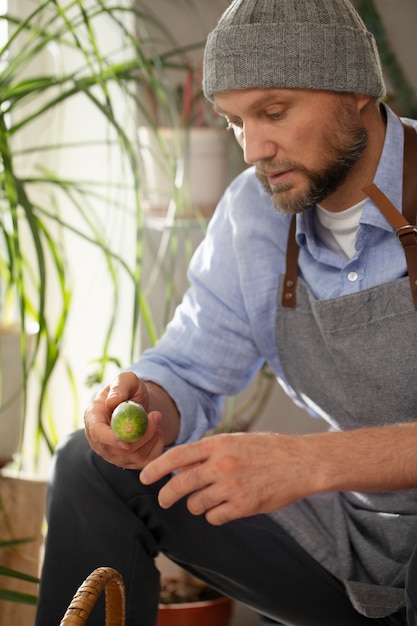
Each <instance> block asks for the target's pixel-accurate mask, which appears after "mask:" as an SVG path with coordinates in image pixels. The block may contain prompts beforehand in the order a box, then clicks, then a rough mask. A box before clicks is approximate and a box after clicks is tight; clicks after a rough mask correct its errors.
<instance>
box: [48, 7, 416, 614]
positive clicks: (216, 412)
mask: <svg viewBox="0 0 417 626" xmlns="http://www.w3.org/2000/svg"><path fill="white" fill-rule="evenodd" d="M204 89H205V93H206V95H207V97H208V98H209V99H212V100H213V102H214V107H215V109H216V110H217V111H218V112H219V113H220V114H221V115H223V116H224V117H225V118H226V120H227V123H228V126H229V127H230V128H232V129H233V130H234V131H235V134H236V137H237V139H238V141H239V143H240V145H241V146H242V149H243V151H244V156H245V160H246V161H247V163H248V164H250V165H253V166H254V167H253V168H249V169H248V170H247V171H245V172H244V173H243V174H241V175H240V176H239V177H238V178H237V179H236V180H235V181H234V182H233V183H232V184H231V186H230V187H229V189H228V190H227V191H226V193H225V195H224V198H223V200H222V201H221V202H220V204H219V207H218V209H217V211H216V215H215V216H214V218H213V220H212V222H211V224H210V225H209V228H208V232H207V236H206V239H205V241H204V242H203V244H202V245H201V246H200V248H199V249H198V250H197V252H196V254H195V256H194V259H193V261H192V263H191V267H190V272H189V276H190V280H191V284H192V286H191V288H190V290H189V291H188V293H187V294H186V295H185V297H184V301H183V304H182V305H181V307H180V308H179V309H178V310H177V312H176V314H175V317H174V319H173V321H172V322H171V324H170V325H169V327H168V330H167V332H166V334H165V336H164V337H163V338H162V340H161V341H160V343H159V344H158V346H157V347H156V348H154V349H152V350H151V351H148V352H147V353H145V354H144V355H143V356H142V358H141V359H140V360H139V362H138V363H136V364H135V365H133V366H132V367H131V368H130V371H126V372H123V373H121V374H120V375H119V376H118V377H117V378H116V379H115V380H114V381H113V382H112V383H111V384H110V385H109V386H107V387H106V388H104V389H103V390H102V391H100V392H99V393H98V395H97V397H96V398H95V399H94V400H93V402H92V403H91V406H90V407H89V408H88V409H87V411H86V414H85V434H86V437H87V439H88V442H89V444H90V445H88V444H87V442H86V440H85V437H84V434H83V433H77V434H75V435H74V436H72V437H71V438H70V439H69V440H68V441H67V442H65V443H64V444H63V445H62V446H61V448H60V450H59V451H58V453H57V455H56V461H55V466H54V472H53V475H52V477H51V486H50V493H49V501H48V519H49V529H48V537H47V544H46V554H45V562H44V568H43V575H42V583H41V590H40V591H41V593H40V601H39V608H38V616H37V624H38V626H41V625H42V626H52V625H55V624H57V623H58V621H59V619H60V617H61V616H62V613H63V612H64V610H65V608H66V606H67V605H68V603H69V601H70V599H71V596H72V594H73V592H74V591H75V589H76V588H77V586H78V585H79V584H80V582H81V581H82V580H83V579H84V578H85V577H86V576H87V575H88V574H89V573H90V571H92V570H93V569H95V568H96V567H98V566H100V565H110V566H112V567H115V568H116V569H118V570H119V571H120V572H121V573H122V575H123V577H124V579H125V582H126V585H127V592H128V598H127V626H133V625H134V624H143V626H148V625H151V624H153V623H154V622H155V619H156V611H157V601H158V574H157V572H156V570H155V567H154V562H153V561H154V557H155V555H156V554H157V552H158V550H162V551H163V552H164V553H166V554H167V555H168V556H169V557H170V558H172V559H173V560H175V561H177V562H178V563H180V564H181V565H183V566H184V567H185V568H187V569H189V570H190V571H191V572H193V573H194V574H196V575H197V576H199V577H201V578H202V579H204V580H205V581H207V582H209V583H210V584H212V585H213V586H215V587H217V588H218V589H220V590H221V591H223V592H224V593H226V594H228V595H231V596H232V597H235V598H237V599H238V600H240V601H242V602H245V603H247V604H248V605H249V606H251V607H252V608H253V609H255V610H256V611H258V612H260V613H262V614H265V615H268V616H270V617H271V618H272V619H275V620H278V621H281V622H283V623H287V624H293V625H301V624H302V625H315V626H318V625H320V626H362V625H366V624H381V625H382V624H383V625H386V626H391V625H399V624H407V623H408V624H409V625H415V624H416V623H417V622H416V609H415V607H416V589H417V587H416V585H417V581H416V565H415V562H414V561H413V559H412V555H413V549H414V547H415V545H416V542H417V532H416V531H417V498H416V495H417V492H416V489H415V488H416V486H417V461H416V448H417V422H416V407H417V392H416V391H415V389H416V385H415V376H416V363H417V348H416V342H415V341H414V337H415V334H416V331H417V310H416V308H415V307H414V304H413V299H412V294H411V290H410V282H409V279H408V277H407V273H408V270H407V262H406V257H405V255H404V251H403V247H402V245H401V243H400V242H399V240H398V238H397V237H396V236H395V232H394V230H393V227H392V225H391V224H390V223H389V221H387V219H386V218H385V217H384V215H383V214H382V213H381V210H382V209H381V210H380V207H379V206H377V204H375V202H374V201H373V200H371V199H370V198H369V197H368V193H371V192H369V191H368V190H369V185H370V184H371V183H372V182H374V183H375V185H376V186H377V187H378V188H379V189H380V190H381V191H382V192H383V193H384V194H385V195H386V196H388V198H389V199H390V200H391V202H392V203H393V204H394V205H395V206H396V207H397V209H399V211H401V206H402V186H403V181H402V174H403V145H404V129H403V125H402V123H401V121H400V119H398V118H397V117H396V116H395V115H394V113H393V112H392V111H391V110H390V109H389V108H388V107H386V106H384V105H382V104H380V101H379V99H380V98H381V97H382V96H384V94H385V87H384V83H383V79H382V74H381V67H380V62H379V59H378V54H377V51H376V47H375V43H374V40H373V38H372V36H371V35H370V34H369V32H367V31H366V29H365V27H364V25H363V23H362V21H361V20H360V18H359V17H358V15H357V14H356V12H355V11H354V9H353V8H352V5H351V4H350V2H349V0H297V1H296V2H295V1H294V0H268V1H265V0H235V1H234V2H232V4H231V5H230V7H229V9H228V10H226V12H225V13H224V14H223V16H222V17H221V19H220V21H219V23H218V25H217V27H216V28H215V29H214V31H213V32H212V33H211V34H210V35H209V38H208V41H207V46H206V51H205V69H204ZM411 124H412V125H413V126H414V127H417V123H416V122H411ZM408 162H409V159H408ZM415 162H416V161H415V160H414V163H415ZM364 188H366V190H367V191H366V192H365V191H364ZM371 195H372V194H371ZM293 215H296V218H295V222H294V220H293V217H292V216H293ZM292 228H294V229H295V232H292V230H291V229H292ZM287 246H288V253H287ZM297 253H298V261H297ZM294 259H296V260H295V261H294ZM294 268H295V270H294ZM297 268H298V269H297ZM286 272H287V274H286ZM284 275H285V279H284ZM264 361H267V362H268V363H269V365H270V367H271V368H272V369H273V371H274V372H275V374H276V376H277V378H278V379H279V380H280V382H281V383H282V384H283V386H284V387H285V389H286V390H287V392H288V394H289V395H290V396H291V397H292V398H293V399H294V400H295V401H296V402H298V403H300V404H301V405H302V406H304V407H305V408H306V409H307V410H308V411H310V412H311V414H312V415H314V416H316V417H319V418H321V419H324V420H326V421H327V423H328V425H329V431H328V432H325V433H316V434H306V435H304V436H295V435H294V436H293V435H282V434H280V433H279V432H274V433H245V434H241V433H239V434H226V435H217V436H212V437H207V438H202V436H203V435H204V433H205V432H206V430H207V429H209V428H211V427H212V426H214V425H215V424H216V423H217V422H218V421H219V419H220V413H221V399H222V396H223V395H225V394H235V393H237V392H239V391H240V390H241V389H243V388H244V387H245V386H246V385H247V384H248V383H249V381H250V380H251V379H252V377H253V376H254V374H255V373H256V371H257V370H258V369H259V367H260V366H261V364H262V363H263V362H264ZM127 398H131V399H133V400H136V401H138V402H141V403H142V404H144V405H145V407H146V409H147V410H148V411H149V426H148V430H147V432H146V434H145V436H144V437H143V439H141V440H140V441H138V442H136V443H130V444H126V443H122V442H119V441H117V440H116V439H115V437H114V435H113V433H112V431H111V429H110V426H109V421H110V415H111V412H112V410H113V409H114V408H115V407H116V406H117V405H118V404H119V403H120V402H121V401H122V400H125V399H127ZM277 429H278V430H279V425H277ZM121 468H123V469H125V470H127V471H122V469H121ZM407 575H408V583H406V577H407ZM92 619H93V621H92V624H101V623H102V622H101V621H100V619H99V618H96V620H97V621H94V617H93V618H92Z"/></svg>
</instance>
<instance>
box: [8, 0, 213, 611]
mask: <svg viewBox="0 0 417 626" xmlns="http://www.w3.org/2000/svg"><path fill="white" fill-rule="evenodd" d="M138 23H140V31H141V37H138V34H137V24H138ZM150 23H151V24H152V28H153V30H154V31H155V29H156V30H157V32H158V36H159V37H163V38H164V39H165V40H166V41H169V42H170V44H171V47H170V49H169V50H168V51H165V55H164V56H163V57H162V56H161V55H159V54H158V52H156V50H155V47H154V45H153V40H152V38H150V37H149V36H148V35H147V29H146V27H147V24H150ZM0 32H1V37H0V80H1V84H2V92H1V107H0V159H1V167H0V320H2V323H3V325H4V326H7V327H8V331H10V329H11V328H12V327H13V328H14V327H16V328H17V337H18V340H17V345H18V354H19V358H18V361H20V363H19V366H20V370H21V378H22V383H21V385H20V386H21V387H22V389H23V392H24V406H25V408H26V409H28V411H26V421H25V424H24V434H23V435H22V433H19V435H18V436H17V437H14V443H13V446H12V447H13V448H14V449H13V450H11V451H10V452H7V454H5V457H6V458H5V460H9V459H10V457H11V456H13V454H14V453H15V462H14V463H13V464H12V465H9V468H12V469H17V470H18V471H19V472H20V470H21V468H23V469H24V470H25V471H29V472H32V471H33V470H36V469H37V460H38V458H39V456H40V451H45V450H46V451H47V456H48V459H49V456H50V455H51V454H52V452H53V451H54V448H55V445H56V443H57V441H58V440H59V438H60V436H62V431H61V432H60V430H59V429H60V421H61V418H62V411H63V410H64V411H66V412H67V414H68V413H71V411H73V414H74V421H73V424H74V427H77V426H78V424H79V417H80V415H81V411H80V405H79V403H78V398H77V396H78V393H79V388H80V386H81V385H80V383H79V380H78V379H76V377H75V376H76V373H74V369H73V367H72V366H71V363H70V359H69V358H68V350H69V348H71V347H72V344H73V343H74V340H75V341H77V339H78V335H79V333H80V328H79V327H80V324H79V322H78V328H77V322H75V331H74V322H73V317H74V304H75V303H76V302H75V301H76V300H77V299H80V297H79V295H77V289H76V287H77V273H76V272H75V275H74V269H73V265H72V261H73V260H74V257H76V259H75V260H77V257H78V258H79V259H80V261H81V263H80V267H79V268H78V269H79V272H80V273H82V274H86V273H88V271H89V270H90V267H91V265H94V269H95V270H96V266H97V265H98V263H100V264H101V266H102V267H103V268H104V272H105V281H103V282H105V283H106V287H107V293H106V302H105V304H103V302H102V299H101V298H100V297H96V299H97V300H100V302H99V305H100V308H99V315H96V316H95V320H94V331H95V333H94V335H97V336H98V340H97V345H96V346H95V348H93V349H92V351H91V352H90V360H91V361H93V362H92V364H91V365H89V367H90V369H91V367H93V368H94V371H93V372H92V373H91V376H92V377H93V378H94V381H101V380H102V379H103V377H104V376H105V375H106V374H107V368H108V367H109V364H110V366H111V365H112V363H115V365H116V366H119V365H120V363H121V358H120V356H119V355H117V354H116V355H115V354H114V353H113V352H112V350H113V345H114V344H112V337H113V336H114V334H115V332H116V330H115V328H116V322H115V320H116V318H117V317H118V315H119V312H120V309H121V308H122V305H124V306H125V308H128V309H129V314H128V322H127V323H126V320H125V323H124V330H125V335H126V336H127V338H126V339H125V340H124V341H123V343H125V344H126V345H128V346H129V347H128V349H127V350H128V353H129V354H130V353H133V352H134V351H135V350H137V333H138V319H139V318H141V319H142V320H143V321H144V326H145V328H146V332H147V335H148V336H149V338H150V341H151V342H154V341H156V339H157V332H156V330H155V327H154V323H153V320H152V315H151V313H150V310H149V307H148V303H147V298H146V295H145V294H144V291H143V288H142V276H141V269H142V261H143V247H144V238H145V232H144V228H143V212H142V197H141V178H140V173H139V171H140V167H139V157H138V151H137V134H136V125H137V117H138V115H139V113H140V115H141V116H142V117H145V118H147V117H148V116H149V115H150V113H149V109H148V107H147V105H146V103H145V102H143V101H142V100H141V99H140V98H138V93H139V91H138V90H139V89H140V87H141V86H146V89H147V90H150V91H151V92H152V93H153V94H154V97H155V98H156V99H157V101H160V102H161V106H165V107H166V108H167V109H169V107H170V103H169V102H168V101H167V99H166V93H165V91H164V85H165V81H166V79H165V78H164V71H165V68H166V67H169V65H170V64H171V63H172V62H173V59H174V60H175V59H176V65H177V66H178V67H180V65H181V59H182V55H183V51H182V48H181V46H178V45H177V44H176V42H175V41H174V39H173V38H172V37H171V35H170V34H169V31H168V30H167V28H166V27H165V26H164V25H163V23H161V22H160V21H159V20H158V17H157V16H156V15H155V14H154V13H153V12H152V11H150V10H149V9H148V8H147V7H142V6H141V2H137V3H136V4H135V5H133V4H132V3H130V2H127V1H124V0H120V2H113V3H110V2H90V1H88V0H86V1H83V0H80V1H79V2H76V3H68V4H66V5H62V3H55V2H50V1H49V0H41V1H40V2H37V1H33V0H9V2H8V8H7V11H6V12H3V13H1V14H0ZM195 45H196V46H197V44H195ZM198 45H202V43H201V44H198ZM87 117H88V121H86V120H87ZM69 118H72V119H73V120H74V119H75V125H76V126H83V125H84V126H83V128H82V133H81V135H80V136H79V137H77V138H75V135H74V133H73V132H72V130H71V131H70V132H68V131H67V121H68V119H69ZM129 121H130V123H128V122H129ZM95 125H97V127H98V128H96V126H95ZM94 149H95V152H94V151H93V150H94ZM96 161H98V162H99V167H97V168H96V169H94V165H95V164H96ZM115 163H116V165H115ZM90 166H92V167H90ZM105 166H106V167H105ZM107 166H108V167H107ZM102 170H104V172H103V171H102ZM116 170H117V171H116ZM116 214H117V218H118V219H119V220H120V222H124V223H125V228H126V231H127V232H128V235H129V248H128V250H126V249H125V248H126V240H125V239H123V245H121V246H119V247H117V246H116V245H114V244H115V239H116V237H115V233H114V230H115V228H116V226H115V224H116V218H115V215H116ZM117 228H119V226H117ZM87 249H88V251H89V253H90V254H91V256H92V258H93V260H91V257H90V258H89V261H88V263H87V264H85V263H84V262H83V257H84V254H85V251H86V250H87ZM74 250H75V252H74ZM80 250H81V252H80ZM96 271H97V270H96ZM94 278H95V274H94V273H92V280H93V279H94ZM121 283H123V286H124V287H126V289H125V290H124V291H123V294H122V295H121V286H120V285H121ZM103 292H104V288H103ZM126 292H128V293H129V305H128V306H126V302H125V300H124V299H123V298H125V297H126V295H125V294H126ZM87 295H88V294H87ZM87 295H86V294H84V295H83V296H82V298H81V299H82V300H84V301H83V302H82V305H83V308H84V311H85V312H86V314H85V315H87V313H88V310H89V308H90V306H91V302H89V301H88V300H87ZM122 296H123V298H122ZM10 310H11V311H12V314H11V315H9V311H10ZM32 323H33V324H35V325H36V328H37V332H36V334H35V336H34V341H33V345H31V346H29V345H28V343H29V341H28V339H27V334H26V333H27V330H28V329H29V328H30V327H31V325H32ZM71 323H72V326H71ZM12 325H13V326H12ZM71 329H72V331H71ZM89 333H90V336H89V339H95V337H94V338H93V333H92V328H91V326H90V329H89ZM118 339H119V338H118ZM118 343H119V342H118ZM84 346H85V347H89V342H85V343H84ZM94 356H96V357H97V358H96V359H94ZM9 364H10V362H9V361H8V366H9ZM57 376H61V380H60V384H59V392H58V394H57V395H58V405H57V406H58V407H59V409H57V408H56V406H52V401H53V394H54V391H55V388H57V387H58V385H57ZM62 378H65V381H64V382H62ZM1 381H2V383H3V387H8V386H9V383H8V380H7V379H6V368H3V367H2V369H1ZM59 396H60V398H59ZM63 396H64V398H65V400H63ZM29 399H30V400H29ZM67 400H68V401H67ZM67 407H71V408H70V409H68V408H67ZM17 413H18V411H17V409H16V408H14V409H13V416H12V418H11V417H7V418H6V419H5V420H3V424H4V428H5V429H8V427H10V426H11V425H13V422H15V421H16V419H15V418H16V415H17ZM2 415H3V413H2V412H0V423H2ZM28 415H29V417H33V418H34V419H33V422H31V421H30V420H29V421H28V419H27V417H28ZM67 417H68V415H67ZM70 417H71V416H70ZM67 423H68V419H67ZM66 428H67V432H68V426H67V427H66ZM1 429H2V426H0V432H1V433H2V438H3V430H1ZM5 476H6V475H5V474H4V473H2V476H1V477H0V478H1V479H2V480H3V479H4V478H5ZM19 476H20V473H19V474H18V475H17V480H20V479H19ZM42 502H43V498H42ZM0 506H2V507H3V506H4V502H3V500H2V498H1V495H0ZM16 515H17V521H19V520H20V518H21V517H22V515H21V511H20V512H19V510H17V511H16ZM29 517H31V515H29ZM10 526H11V529H12V530H13V536H12V538H10V537H6V536H5V534H4V533H3V532H2V533H1V535H0V536H1V537H2V539H1V541H3V542H6V541H7V542H10V541H13V542H14V541H18V542H19V541H20V540H21V539H22V538H26V537H28V536H30V535H29V533H26V532H24V531H19V533H17V532H16V528H17V526H16V520H15V519H13V517H11V518H10ZM18 546H20V544H14V549H15V550H16V551H17V550H18ZM9 547H10V546H9ZM5 553H6V552H5V550H3V551H2V557H3V558H2V566H3V568H5V567H6V566H5V565H4V555H5ZM21 570H22V572H25V567H24V566H23V567H22V568H21ZM16 571H20V569H17V568H16V569H15V568H13V567H7V569H2V570H1V572H2V574H3V575H7V576H8V577H9V576H12V575H13V576H14V574H13V572H16ZM24 575H25V574H22V576H24ZM1 587H2V585H1V583H0V588H1ZM8 599H9V600H12V599H13V600H18V599H19V596H14V597H12V596H10V594H9V595H8ZM20 599H24V598H20Z"/></svg>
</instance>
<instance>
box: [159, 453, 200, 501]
mask: <svg viewBox="0 0 417 626" xmlns="http://www.w3.org/2000/svg"><path fill="white" fill-rule="evenodd" d="M208 480H209V479H208V477H207V472H206V471H205V470H204V466H203V465H202V464H197V465H196V464H195V465H193V466H191V467H189V468H187V469H184V470H181V471H180V472H179V473H177V474H174V475H173V476H172V477H171V479H170V480H169V481H168V482H167V483H166V484H165V485H164V486H163V487H162V489H161V490H160V492H159V494H158V502H159V504H160V506H161V507H162V508H163V509H168V508H169V507H171V506H172V505H173V504H175V503H176V502H178V501H179V500H181V499H182V498H184V497H186V496H189V495H190V494H192V493H194V492H196V491H198V492H200V491H205V490H206V489H207V488H208V487H209V486H210V483H209V482H208ZM200 508H201V509H202V512H204V510H205V509H204V505H203V506H202V507H200Z"/></svg>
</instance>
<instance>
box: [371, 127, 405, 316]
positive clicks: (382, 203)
mask: <svg viewBox="0 0 417 626" xmlns="http://www.w3.org/2000/svg"><path fill="white" fill-rule="evenodd" d="M403 126H404V166H403V206H402V214H401V213H400V212H399V211H398V210H397V209H396V207H395V206H394V205H393V204H392V202H391V201H390V200H389V199H388V198H387V196H386V195H385V194H384V193H383V192H382V191H381V190H380V189H378V187H377V186H376V185H375V184H374V183H372V184H371V185H368V186H367V187H364V189H363V191H364V192H365V193H366V195H367V196H369V197H370V198H371V200H372V201H373V202H374V204H376V206H377V207H378V209H379V210H380V211H381V213H382V214H383V215H384V217H385V218H386V219H387V220H388V222H389V223H390V224H391V226H392V227H393V229H394V230H395V234H396V235H397V237H398V240H399V241H400V243H401V244H402V246H403V248H404V254H405V259H406V263H407V270H408V277H409V279H410V289H411V295H412V297H413V303H414V307H415V308H416V309H417V227H416V226H415V225H416V224H417V215H416V214H417V176H416V174H417V172H416V164H417V132H415V130H414V128H413V127H412V126H409V125H408V124H403Z"/></svg>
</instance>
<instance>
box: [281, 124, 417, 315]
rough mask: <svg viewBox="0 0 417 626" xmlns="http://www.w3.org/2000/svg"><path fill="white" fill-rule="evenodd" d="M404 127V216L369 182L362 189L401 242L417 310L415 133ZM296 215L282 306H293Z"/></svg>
mask: <svg viewBox="0 0 417 626" xmlns="http://www.w3.org/2000/svg"><path fill="white" fill-rule="evenodd" d="M403 127H404V165H403V207H402V208H403V213H400V212H399V211H398V210H397V209H396V208H395V206H394V205H393V204H392V202H391V201H390V200H389V199H388V198H387V197H386V195H385V194H384V193H383V192H382V191H381V190H380V189H378V187H377V186H376V185H375V184H374V183H372V184H370V185H368V186H366V187H364V188H363V191H364V192H365V193H366V195H367V196H368V197H369V198H370V199H371V200H372V201H373V202H374V203H375V204H376V206H377V207H378V209H379V210H380V211H381V213H382V214H383V215H384V217H385V218H386V219H387V220H388V222H389V223H390V224H391V226H392V227H393V229H394V230H395V234H396V235H397V237H398V239H399V241H400V242H401V244H402V246H403V248H404V253H405V258H406V263H407V270H408V276H409V279H410V288H411V294H412V297H413V303H414V306H415V308H416V309H417V227H416V226H415V224H417V173H416V163H417V132H416V131H415V129H414V128H413V127H412V126H410V125H409V124H405V123H404V122H403ZM295 229H296V216H295V215H293V216H292V219H291V225H290V230H289V233H288V242H287V256H286V271H285V277H284V286H283V290H282V300H281V303H282V306H285V307H291V308H294V307H295V306H296V297H295V294H296V282H297V268H298V253H299V245H298V243H297V240H296V238H295Z"/></svg>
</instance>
